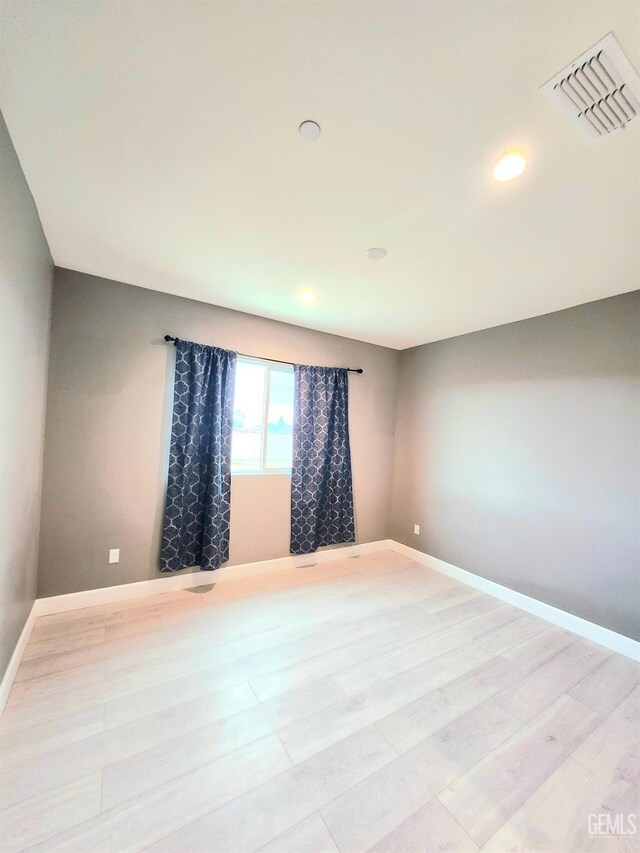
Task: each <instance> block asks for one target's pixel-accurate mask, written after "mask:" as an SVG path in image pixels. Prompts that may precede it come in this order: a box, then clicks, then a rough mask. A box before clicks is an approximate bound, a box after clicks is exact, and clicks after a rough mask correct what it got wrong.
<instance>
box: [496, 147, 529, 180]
mask: <svg viewBox="0 0 640 853" xmlns="http://www.w3.org/2000/svg"><path fill="white" fill-rule="evenodd" d="M526 168H527V158H526V157H525V156H524V154H520V152H519V151H509V153H508V154H505V155H504V157H501V158H500V159H499V160H498V162H497V163H496V165H495V166H494V167H493V177H494V178H495V179H496V181H500V182H501V183H504V182H505V181H512V180H513V179H514V178H518V177H520V175H521V174H522V173H523V172H524V170H525V169H526Z"/></svg>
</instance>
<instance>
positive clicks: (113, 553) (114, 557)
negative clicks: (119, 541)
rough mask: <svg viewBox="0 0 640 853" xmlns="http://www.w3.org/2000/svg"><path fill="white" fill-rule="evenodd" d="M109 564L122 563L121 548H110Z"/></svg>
mask: <svg viewBox="0 0 640 853" xmlns="http://www.w3.org/2000/svg"><path fill="white" fill-rule="evenodd" d="M109 562H110V563H119V562H120V548H109Z"/></svg>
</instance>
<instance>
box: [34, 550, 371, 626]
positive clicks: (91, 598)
mask: <svg viewBox="0 0 640 853" xmlns="http://www.w3.org/2000/svg"><path fill="white" fill-rule="evenodd" d="M386 548H387V540H386V539H383V540H380V541H379V542H363V543H362V544H360V545H343V546H339V547H335V548H333V547H332V548H328V549H326V550H324V551H316V553H315V554H305V555H304V556H299V557H277V558H276V559H274V560H260V561H258V562H255V563H241V564H238V565H237V566H223V567H222V568H220V569H216V571H215V572H184V573H176V574H167V575H165V576H164V577H161V578H151V579H150V580H147V581H137V582H136V583H125V584H119V585H118V586H107V587H102V588H101V589H87V590H84V591H82V592H70V593H68V594H67V595H52V596H50V597H48V598H39V599H37V601H36V602H35V605H34V607H35V615H36V616H48V615H50V614H51V613H64V612H65V611H67V610H79V609H81V608H83V607H95V606H96V605H98V604H111V603H112V602H114V601H124V600H126V599H129V598H146V596H148V595H157V594H158V593H162V592H174V591H175V590H179V589H192V588H193V587H197V586H207V585H208V584H213V583H216V584H217V583H224V582H229V581H238V580H244V579H245V578H251V577H256V576H257V575H262V574H265V573H267V572H277V571H283V570H286V569H298V568H304V567H305V566H315V565H317V564H318V563H327V562H331V561H333V560H343V559H345V557H355V556H359V555H361V554H371V553H374V552H376V551H384V550H385V549H386Z"/></svg>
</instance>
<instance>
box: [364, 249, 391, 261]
mask: <svg viewBox="0 0 640 853" xmlns="http://www.w3.org/2000/svg"><path fill="white" fill-rule="evenodd" d="M366 254H367V257H368V258H369V260H370V261H381V260H382V259H383V258H386V257H387V250H386V249H383V248H381V247H380V246H374V247H373V248H372V249H367V252H366Z"/></svg>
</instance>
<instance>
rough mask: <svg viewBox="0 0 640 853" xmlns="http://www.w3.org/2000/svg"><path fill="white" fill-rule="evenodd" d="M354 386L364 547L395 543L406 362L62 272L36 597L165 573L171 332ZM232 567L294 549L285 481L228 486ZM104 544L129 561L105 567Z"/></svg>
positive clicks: (359, 528)
mask: <svg viewBox="0 0 640 853" xmlns="http://www.w3.org/2000/svg"><path fill="white" fill-rule="evenodd" d="M167 332H169V333H171V334H174V335H177V336H178V337H181V338H185V339H188V340H194V341H199V342H201V343H210V344H215V345H217V346H221V347H227V348H230V349H235V350H238V351H240V352H245V353H250V354H252V355H257V356H263V357H271V358H280V359H285V360H289V361H297V362H301V363H306V364H325V365H342V366H350V367H363V368H364V371H365V372H364V375H362V376H356V375H352V376H351V377H350V380H349V382H350V411H351V416H350V428H351V444H352V456H353V475H354V488H355V501H356V532H357V539H358V541H359V542H369V541H372V540H376V539H383V538H386V537H387V536H388V533H389V529H388V527H389V518H390V513H391V480H392V468H393V442H394V432H395V410H396V406H395V402H396V400H395V397H396V386H397V372H398V362H399V353H398V352H396V351H394V350H389V349H385V348H383V347H377V346H372V345H370V344H364V343H359V342H357V341H352V340H349V339H348V338H341V337H337V336H334V335H328V334H324V333H321V332H313V331H309V330H307V329H302V328H299V327H296V326H291V325H287V324H285V323H278V322H275V321H272V320H265V319H263V318H261V317H255V316H252V315H249V314H243V313H240V312H237V311H230V310H227V309H224V308H218V307H216V306H213V305H206V304H203V303H200V302H194V301H191V300H188V299H182V298H180V297H175V296H169V295H167V294H161V293H156V292H154V291H150V290H145V289H141V288H136V287H131V286H129V285H126V284H121V283H116V282H112V281H106V280H104V279H100V278H96V277H94V276H90V275H84V274H82V273H77V272H70V271H68V270H56V277H55V284H54V299H53V318H52V332H51V364H50V373H49V396H48V409H47V432H46V453H45V469H44V471H45V473H44V491H43V522H42V534H41V542H40V547H41V553H40V572H39V594H40V595H44V596H48V595H56V594H60V593H66V592H74V591H76V590H83V589H93V588H98V587H105V586H111V585H113V584H120V583H128V582H131V581H139V580H144V579H146V578H151V577H155V576H156V575H157V564H158V553H159V546H160V531H161V523H162V514H163V504H164V491H165V478H166V461H167V453H168V439H169V431H170V417H171V403H172V400H171V390H172V370H173V357H174V354H173V347H171V346H170V345H168V344H166V343H165V342H164V341H163V340H162V336H163V335H164V334H165V333H167ZM231 517H232V522H231V559H230V561H229V565H233V564H235V563H244V562H248V561H253V560H266V559H270V558H273V557H280V556H285V555H287V554H288V553H289V477H288V476H286V475H282V474H280V475H278V474H274V475H258V476H251V475H239V476H235V477H233V482H232V507H231ZM109 548H120V549H121V551H120V557H121V562H120V563H119V564H112V565H109V564H108V562H107V557H108V550H109Z"/></svg>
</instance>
